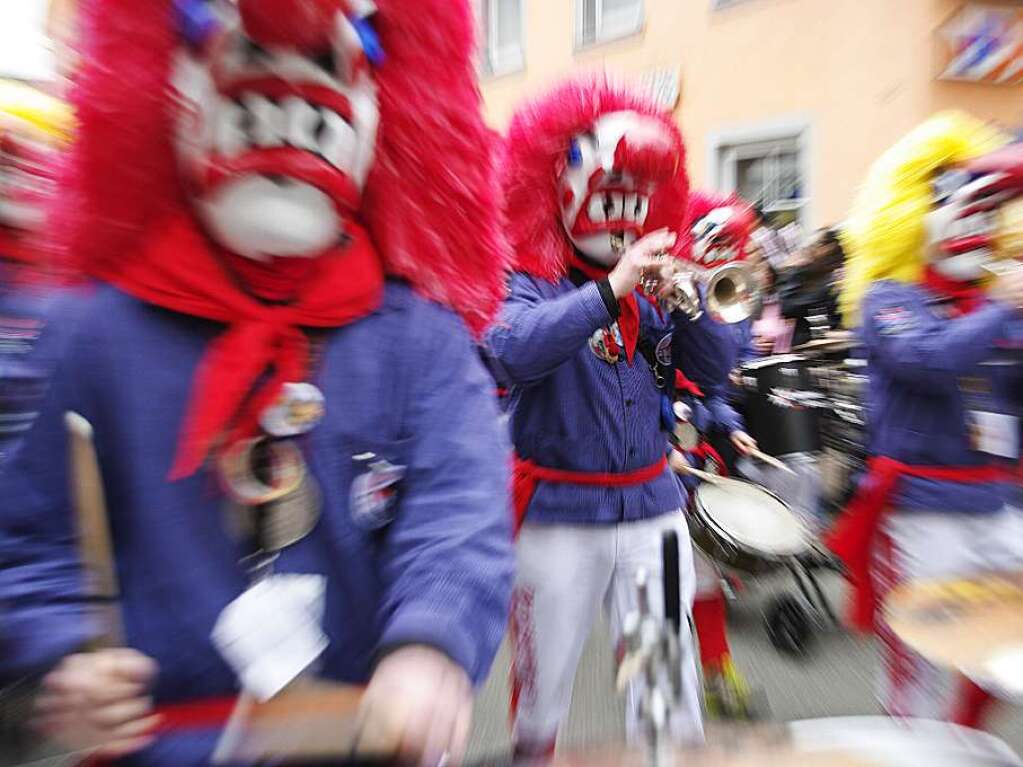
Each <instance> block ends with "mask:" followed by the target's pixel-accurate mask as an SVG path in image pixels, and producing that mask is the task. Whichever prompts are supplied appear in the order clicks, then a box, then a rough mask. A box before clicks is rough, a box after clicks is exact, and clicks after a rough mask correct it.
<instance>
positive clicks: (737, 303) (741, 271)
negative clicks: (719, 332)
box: [706, 263, 758, 325]
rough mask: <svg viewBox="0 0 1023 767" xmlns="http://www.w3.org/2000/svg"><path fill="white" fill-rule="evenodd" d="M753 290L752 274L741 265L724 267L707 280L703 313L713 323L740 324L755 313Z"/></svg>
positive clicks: (715, 271) (754, 294)
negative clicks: (705, 310) (705, 309)
mask: <svg viewBox="0 0 1023 767" xmlns="http://www.w3.org/2000/svg"><path fill="white" fill-rule="evenodd" d="M757 301H758V296H757V289H756V284H755V282H754V278H753V271H752V270H751V269H750V268H749V267H748V266H747V265H746V264H743V263H731V264H725V265H724V266H722V267H719V268H717V269H715V270H714V272H713V273H712V274H711V275H710V277H709V278H708V280H707V300H706V305H707V311H708V313H709V314H710V316H711V317H712V318H713V319H714V320H715V321H717V322H721V323H724V324H726V325H734V324H736V323H739V322H744V321H745V320H748V319H749V318H750V317H752V316H753V315H754V313H755V312H756V310H757Z"/></svg>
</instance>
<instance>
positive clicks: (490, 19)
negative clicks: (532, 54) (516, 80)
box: [476, 0, 526, 77]
mask: <svg viewBox="0 0 1023 767" xmlns="http://www.w3.org/2000/svg"><path fill="white" fill-rule="evenodd" d="M499 1H500V0H479V2H478V4H477V6H476V7H477V14H478V18H479V28H480V70H481V72H482V74H483V75H484V76H486V77H501V76H503V75H509V74H514V73H515V72H521V71H522V70H523V69H525V68H526V53H525V50H526V46H525V42H524V38H525V31H526V19H525V12H526V10H525V2H524V0H516V4H517V5H518V13H519V39H518V44H517V45H514V46H511V45H509V46H505V48H504V49H502V50H495V49H494V48H493V46H492V45H491V42H492V41H494V40H497V39H498V28H497V20H498V18H499V14H498V13H497V12H496V11H497V8H496V6H497V3H498V2H499Z"/></svg>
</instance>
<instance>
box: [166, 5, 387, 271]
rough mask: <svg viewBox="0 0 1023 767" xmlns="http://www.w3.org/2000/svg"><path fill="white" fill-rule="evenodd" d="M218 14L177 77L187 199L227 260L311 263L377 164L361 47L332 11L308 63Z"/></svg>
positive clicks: (352, 209)
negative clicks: (215, 28)
mask: <svg viewBox="0 0 1023 767" xmlns="http://www.w3.org/2000/svg"><path fill="white" fill-rule="evenodd" d="M260 2H262V0H248V2H247V10H248V9H249V8H251V7H252V6H258V5H259V3H260ZM275 5H276V6H278V7H279V6H280V5H281V3H280V2H277V3H275ZM221 10H222V11H223V14H222V18H223V28H222V29H221V31H219V32H218V33H217V34H216V36H215V37H214V39H213V40H211V41H210V42H208V43H207V44H206V45H205V46H204V48H203V52H202V53H200V54H194V53H193V52H191V51H189V50H186V49H184V48H183V49H182V51H181V53H180V55H179V57H178V59H177V65H176V67H175V72H174V85H175V88H176V90H177V93H178V95H179V99H180V102H181V109H180V113H179V120H178V130H177V139H176V149H177V153H178V158H179V161H180V164H181V166H182V168H183V171H184V175H185V178H186V182H187V183H188V188H189V191H190V193H191V194H192V197H193V201H194V204H195V206H196V209H197V211H198V214H199V216H200V217H201V218H202V220H203V222H204V224H205V226H206V228H207V230H208V231H209V233H210V235H211V236H212V237H213V238H214V239H216V240H217V241H218V242H219V243H220V244H221V245H223V246H224V247H225V248H227V249H228V250H230V251H232V252H234V253H237V254H238V255H242V256H246V257H249V258H254V259H260V260H262V259H268V258H271V257H315V256H317V255H320V254H321V253H323V252H324V251H326V250H328V249H330V248H331V247H333V246H334V245H336V244H338V243H339V242H340V241H341V240H342V237H343V235H344V232H345V227H346V222H347V221H353V220H354V219H355V218H356V217H357V213H358V210H359V208H360V206H361V199H362V191H363V187H364V186H365V183H366V179H367V177H368V175H369V171H370V168H371V166H372V164H373V156H374V149H375V146H376V138H377V126H378V122H379V117H380V112H379V107H378V104H377V95H376V86H375V84H374V80H373V70H372V67H371V65H370V63H369V61H368V59H367V56H366V52H365V50H364V46H363V44H362V40H361V38H360V36H359V33H358V31H357V29H356V27H355V25H354V23H353V21H352V20H351V19H349V17H348V16H347V15H346V14H345V13H344V11H343V10H342V5H341V4H340V3H339V4H338V9H337V11H336V13H334V14H333V25H332V27H331V29H330V33H329V44H326V45H325V46H324V47H323V48H322V50H320V51H319V52H318V53H316V54H315V55H313V54H311V53H309V52H307V51H305V50H303V49H301V48H299V47H298V46H295V47H289V46H287V45H282V44H280V43H277V44H275V45H273V46H267V47H263V46H261V45H259V44H258V42H257V41H255V40H253V39H252V38H251V37H249V35H248V34H247V31H246V29H245V26H244V25H243V23H242V21H241V18H240V17H239V15H238V13H237V12H236V10H235V8H234V6H233V5H230V4H224V5H223V6H221ZM257 11H258V8H257Z"/></svg>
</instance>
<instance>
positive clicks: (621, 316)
mask: <svg viewBox="0 0 1023 767" xmlns="http://www.w3.org/2000/svg"><path fill="white" fill-rule="evenodd" d="M569 266H571V267H572V268H574V269H578V270H579V271H580V272H582V273H583V274H585V275H586V276H587V277H589V278H590V279H591V280H593V281H594V282H597V281H600V280H603V279H605V278H606V277H607V276H608V275H609V274H610V273H611V270H610V269H604V268H602V267H599V266H594V265H593V264H588V263H586V262H585V261H583V260H582V259H581V258H579V256H577V255H576V254H575V253H573V254H572V256H571V257H570V259H569ZM618 329H619V330H620V331H621V332H622V341H623V342H624V343H625V358H626V359H627V360H628V361H629V364H630V365H631V364H632V359H633V357H635V356H636V344H637V343H638V342H639V304H637V303H636V292H635V291H633V292H632V293H629V295H627V296H625V298H620V299H618ZM612 351H614V350H612Z"/></svg>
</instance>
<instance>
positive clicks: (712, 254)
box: [692, 207, 749, 268]
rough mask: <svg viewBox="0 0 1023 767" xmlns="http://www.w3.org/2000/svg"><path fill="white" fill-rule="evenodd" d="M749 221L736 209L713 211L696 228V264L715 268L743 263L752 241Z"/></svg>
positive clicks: (694, 229)
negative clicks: (727, 264) (747, 246)
mask: <svg viewBox="0 0 1023 767" xmlns="http://www.w3.org/2000/svg"><path fill="white" fill-rule="evenodd" d="M748 221H749V215H748V213H745V212H744V211H741V210H739V209H737V208H733V207H724V208H715V209H714V210H712V211H710V212H709V213H708V214H707V215H706V216H704V217H703V218H701V219H700V220H699V221H697V222H696V223H695V224H694V225H693V228H692V235H693V261H694V262H695V263H696V264H698V265H700V266H703V267H706V268H713V267H716V266H720V265H721V264H726V263H730V262H732V261H739V260H742V259H743V258H744V257H745V255H746V253H745V248H746V242H747V240H748V239H749V225H748Z"/></svg>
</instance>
